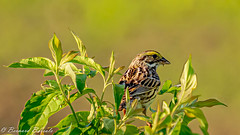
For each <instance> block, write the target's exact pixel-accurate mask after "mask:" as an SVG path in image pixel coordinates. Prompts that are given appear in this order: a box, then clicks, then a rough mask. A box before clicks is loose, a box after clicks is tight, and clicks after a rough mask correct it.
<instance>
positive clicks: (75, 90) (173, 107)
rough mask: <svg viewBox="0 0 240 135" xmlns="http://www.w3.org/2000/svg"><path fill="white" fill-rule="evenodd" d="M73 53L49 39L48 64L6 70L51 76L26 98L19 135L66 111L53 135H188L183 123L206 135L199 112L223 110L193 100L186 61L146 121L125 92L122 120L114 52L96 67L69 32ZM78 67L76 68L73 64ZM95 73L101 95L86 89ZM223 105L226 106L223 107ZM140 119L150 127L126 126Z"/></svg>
mask: <svg viewBox="0 0 240 135" xmlns="http://www.w3.org/2000/svg"><path fill="white" fill-rule="evenodd" d="M72 35H73V37H74V38H75V40H76V42H77V45H78V48H79V51H70V52H68V53H66V54H63V51H62V46H61V42H60V40H59V39H58V38H57V37H56V35H54V36H53V38H52V39H51V40H50V41H49V48H50V50H51V53H52V57H53V59H54V61H52V60H50V59H48V58H44V57H33V58H28V59H22V60H21V61H19V62H16V63H13V64H11V65H9V66H8V67H11V68H34V69H43V70H45V72H44V76H54V77H55V80H46V81H45V82H44V83H43V84H42V85H41V87H42V89H41V90H40V91H38V92H36V93H34V94H33V95H32V97H31V98H30V99H29V100H28V101H27V103H26V104H25V108H24V110H23V112H22V114H21V119H20V121H19V126H18V127H19V134H20V135H30V134H34V133H44V132H45V130H44V129H46V125H47V123H48V119H49V117H51V116H52V115H54V114H55V113H57V112H58V111H60V110H62V109H63V108H65V107H67V106H69V107H70V109H71V111H72V113H71V114H69V115H68V116H66V117H65V118H63V119H62V120H60V121H59V123H58V124H57V125H55V126H54V128H58V130H57V131H56V132H55V133H54V134H55V135H62V134H65V135H69V134H70V135H75V134H76V135H77V134H118V135H123V134H124V135H128V134H131V135H132V134H147V135H153V134H160V135H165V134H167V135H178V134H180V135H186V134H188V135H192V134H194V135H195V133H193V132H192V131H191V129H190V128H189V123H190V122H191V121H192V120H194V119H197V120H198V121H199V123H200V129H201V130H202V132H203V134H204V135H207V134H208V123H207V120H206V118H205V116H204V114H203V112H202V110H201V108H202V107H212V106H215V105H224V104H223V103H221V102H219V101H218V100H216V99H208V100H205V101H198V97H199V95H192V91H193V90H194V89H195V88H196V86H197V76H196V74H195V72H194V70H193V67H192V64H191V57H190V58H189V59H188V61H187V62H186V64H185V65H184V69H183V72H182V75H181V78H180V82H181V84H180V85H173V84H172V82H171V81H170V80H167V81H165V83H164V84H163V86H162V89H161V90H160V91H159V93H158V94H159V95H163V94H166V93H171V94H172V100H171V101H170V103H167V102H165V101H163V102H162V104H161V106H160V104H158V106H157V109H156V110H154V109H152V108H150V111H151V115H150V117H147V116H144V115H142V114H141V112H142V109H141V108H137V104H138V103H137V100H135V101H134V102H132V104H130V103H129V92H128V91H126V92H125V94H126V97H127V110H126V115H124V116H121V115H120V113H119V112H118V108H119V105H120V102H121V98H122V96H123V94H124V86H122V85H119V84H116V83H114V82H113V77H114V75H116V74H121V73H120V72H119V71H120V70H122V69H123V67H119V68H115V59H114V53H112V55H111V58H110V64H109V66H108V67H107V68H104V67H102V66H101V65H100V64H98V63H96V62H95V61H94V60H93V58H90V57H88V55H87V52H86V48H85V46H84V45H83V44H82V41H81V40H80V38H78V37H77V36H76V35H75V34H74V33H73V32H72ZM77 64H78V65H81V67H80V68H78V67H77V66H76V65H77ZM96 74H100V75H101V76H102V79H103V83H104V85H103V88H102V89H103V90H102V94H101V95H97V94H96V92H95V90H94V89H92V88H89V87H88V86H87V84H86V80H87V79H88V78H92V77H94V76H95V75H96ZM66 77H70V78H71V80H72V84H64V83H63V79H64V78H66ZM110 86H111V87H112V90H113V96H114V103H111V102H109V101H104V100H103V97H104V93H105V90H106V88H107V87H110ZM83 96H87V97H86V100H88V101H89V103H90V104H91V110H90V111H75V110H74V108H73V106H72V102H74V101H75V100H77V99H78V98H82V97H83ZM225 106H226V105H225ZM135 119H140V120H142V121H145V122H148V123H151V125H152V127H150V126H142V127H137V126H136V125H133V124H131V122H133V120H135Z"/></svg>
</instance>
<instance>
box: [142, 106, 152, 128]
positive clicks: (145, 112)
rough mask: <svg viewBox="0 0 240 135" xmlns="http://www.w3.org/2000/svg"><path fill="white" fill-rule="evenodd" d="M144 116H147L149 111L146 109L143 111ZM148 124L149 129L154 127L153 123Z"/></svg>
mask: <svg viewBox="0 0 240 135" xmlns="http://www.w3.org/2000/svg"><path fill="white" fill-rule="evenodd" d="M143 114H144V115H145V116H147V109H146V108H145V107H144V110H143ZM146 124H147V125H148V126H149V127H152V123H150V122H148V121H147V122H146Z"/></svg>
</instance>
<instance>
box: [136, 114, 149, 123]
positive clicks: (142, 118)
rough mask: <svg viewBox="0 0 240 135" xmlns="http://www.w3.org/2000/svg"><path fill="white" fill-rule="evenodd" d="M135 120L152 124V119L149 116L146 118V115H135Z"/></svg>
mask: <svg viewBox="0 0 240 135" xmlns="http://www.w3.org/2000/svg"><path fill="white" fill-rule="evenodd" d="M134 118H135V119H139V120H142V121H145V122H150V123H152V121H151V119H150V117H148V116H144V115H135V116H134Z"/></svg>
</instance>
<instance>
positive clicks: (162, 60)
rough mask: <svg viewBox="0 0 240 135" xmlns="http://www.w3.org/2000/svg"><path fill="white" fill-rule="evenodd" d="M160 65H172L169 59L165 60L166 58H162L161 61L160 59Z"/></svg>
mask: <svg viewBox="0 0 240 135" xmlns="http://www.w3.org/2000/svg"><path fill="white" fill-rule="evenodd" d="M160 63H161V64H162V65H165V64H171V63H170V62H169V61H168V60H167V59H165V58H164V57H162V58H161V59H160Z"/></svg>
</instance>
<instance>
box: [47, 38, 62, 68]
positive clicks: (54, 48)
mask: <svg viewBox="0 0 240 135" xmlns="http://www.w3.org/2000/svg"><path fill="white" fill-rule="evenodd" d="M48 46H49V49H50V50H51V53H52V57H53V59H54V60H55V62H56V65H57V66H59V65H60V62H61V59H62V53H63V52H62V46H61V42H60V40H59V39H58V38H57V36H56V34H54V35H53V37H52V39H51V40H50V41H49V44H48Z"/></svg>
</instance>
